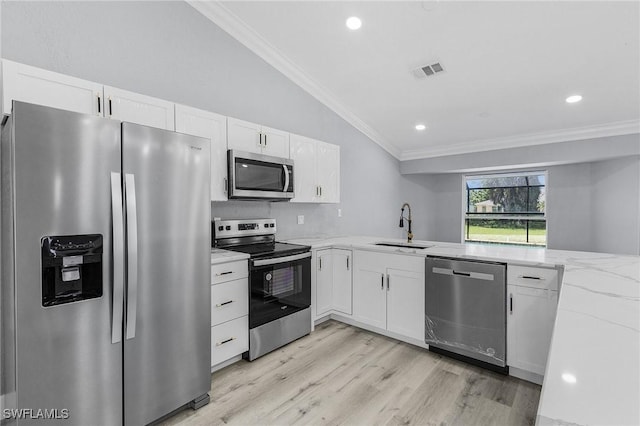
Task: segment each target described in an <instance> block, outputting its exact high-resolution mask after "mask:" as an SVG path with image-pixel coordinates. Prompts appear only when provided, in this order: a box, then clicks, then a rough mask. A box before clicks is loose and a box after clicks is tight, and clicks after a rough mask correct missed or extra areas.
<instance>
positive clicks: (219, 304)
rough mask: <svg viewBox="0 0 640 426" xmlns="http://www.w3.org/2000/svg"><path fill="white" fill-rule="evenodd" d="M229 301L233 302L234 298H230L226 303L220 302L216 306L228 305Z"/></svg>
mask: <svg viewBox="0 0 640 426" xmlns="http://www.w3.org/2000/svg"><path fill="white" fill-rule="evenodd" d="M229 303H233V300H228V301H226V302H224V303H218V304H217V305H216V308H219V307H221V306H224V305H228V304H229Z"/></svg>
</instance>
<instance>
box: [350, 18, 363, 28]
mask: <svg viewBox="0 0 640 426" xmlns="http://www.w3.org/2000/svg"><path fill="white" fill-rule="evenodd" d="M361 26H362V21H361V20H360V18H358V17H357V16H352V17H350V18H349V19H347V28H349V29H350V30H357V29H360V27H361Z"/></svg>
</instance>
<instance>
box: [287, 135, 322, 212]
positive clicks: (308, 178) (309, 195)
mask: <svg viewBox="0 0 640 426" xmlns="http://www.w3.org/2000/svg"><path fill="white" fill-rule="evenodd" d="M289 154H290V155H289V158H291V159H292V160H293V161H294V165H293V167H294V169H293V184H294V191H295V195H296V196H295V198H293V199H292V200H291V202H292V203H312V202H315V201H316V197H317V196H318V183H317V179H316V157H317V154H316V141H314V140H313V139H309V138H305V137H304V136H299V135H291V140H290V149H289Z"/></svg>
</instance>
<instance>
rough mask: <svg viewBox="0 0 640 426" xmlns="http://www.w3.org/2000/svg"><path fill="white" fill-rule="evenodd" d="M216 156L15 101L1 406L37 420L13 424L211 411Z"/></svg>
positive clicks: (124, 126) (5, 173)
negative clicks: (192, 408) (212, 163)
mask: <svg viewBox="0 0 640 426" xmlns="http://www.w3.org/2000/svg"><path fill="white" fill-rule="evenodd" d="M209 150H210V147H209V141H208V140H207V139H202V138H197V137H192V136H187V135H183V134H178V133H174V132H169V131H164V130H159V129H154V128H149V127H144V126H139V125H135V124H131V123H126V122H118V121H114V120H110V119H106V118H100V117H95V116H90V115H83V114H77V113H73V112H67V111H61V110H56V109H52V108H47V107H43V106H37V105H31V104H27V103H20V102H14V104H13V113H12V115H11V116H10V117H9V119H8V120H7V121H6V123H5V124H4V125H3V128H2V145H1V162H2V214H1V220H2V247H1V252H0V255H1V258H2V270H1V273H2V394H3V396H4V402H5V408H20V409H30V410H32V411H30V412H29V411H27V412H26V413H23V414H26V416H27V418H26V419H23V420H18V421H17V423H18V424H20V425H24V424H31V423H37V424H43V422H42V419H41V418H40V419H33V417H36V416H38V415H44V416H48V417H56V418H53V419H49V420H48V421H47V422H46V424H64V425H89V424H91V425H112V424H113V425H117V424H126V425H143V424H147V423H149V422H152V421H154V420H156V419H158V418H159V417H161V416H164V415H165V414H167V413H169V412H171V411H173V410H175V409H177V408H179V407H181V406H184V405H185V404H189V403H191V404H192V405H195V406H197V405H200V404H204V403H206V402H208V395H207V392H208V391H209V388H210V380H211V376H210V285H209V284H210V283H209V281H210V278H209V274H210V246H211V244H210V238H211V237H210V235H211V232H210V226H211V225H210V201H209V182H210V179H209V174H210V169H209V167H210V166H209V164H210V160H209ZM43 409H47V410H51V411H48V412H44V413H43V412H40V411H36V410H43ZM64 410H66V411H64ZM45 418H46V417H45Z"/></svg>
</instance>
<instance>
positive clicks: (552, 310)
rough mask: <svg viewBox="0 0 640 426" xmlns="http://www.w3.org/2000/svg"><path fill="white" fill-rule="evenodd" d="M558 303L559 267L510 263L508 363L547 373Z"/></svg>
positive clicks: (515, 366)
mask: <svg viewBox="0 0 640 426" xmlns="http://www.w3.org/2000/svg"><path fill="white" fill-rule="evenodd" d="M557 305H558V271H557V270H555V269H549V268H532V267H522V266H511V265H508V266H507V365H509V366H510V367H514V368H518V369H521V370H525V371H528V372H531V373H535V374H538V375H541V376H542V375H544V371H545V368H546V365H547V356H548V353H549V345H550V344H551V334H552V332H553V324H554V322H555V318H556V309H557Z"/></svg>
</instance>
